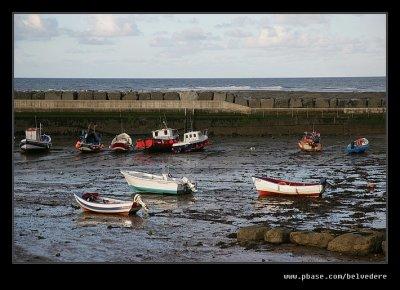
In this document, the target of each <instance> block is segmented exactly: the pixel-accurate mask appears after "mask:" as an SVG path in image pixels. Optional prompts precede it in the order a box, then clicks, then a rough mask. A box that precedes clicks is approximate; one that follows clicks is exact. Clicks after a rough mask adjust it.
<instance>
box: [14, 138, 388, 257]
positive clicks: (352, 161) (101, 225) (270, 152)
mask: <svg viewBox="0 0 400 290" xmlns="http://www.w3.org/2000/svg"><path fill="white" fill-rule="evenodd" d="M367 138H368V139H369V141H370V144H371V147H370V150H369V151H368V153H365V154H362V155H347V154H345V152H344V148H345V146H346V145H347V143H349V142H350V140H347V139H348V138H347V137H339V136H327V137H325V138H324V137H323V138H322V142H323V144H324V149H323V152H321V153H313V154H309V153H304V152H301V151H300V150H299V149H298V148H297V147H296V142H297V137H296V136H281V137H274V138H271V137H254V138H246V139H244V138H243V137H241V138H239V137H229V138H222V137H219V138H217V137H216V138H213V139H212V145H211V146H210V147H209V148H207V150H205V151H204V152H197V153H188V154H180V155H177V154H172V153H171V154H152V155H149V154H145V153H142V152H132V153H128V154H114V153H112V152H110V151H108V150H105V151H103V152H101V153H94V154H80V153H79V152H77V151H76V150H75V148H74V146H73V145H74V141H75V140H74V137H66V136H62V137H61V136H60V137H57V136H54V137H53V144H54V147H53V150H52V151H51V152H50V153H48V154H35V155H26V154H21V153H20V152H19V150H18V144H15V148H14V220H13V222H14V261H15V262H37V261H39V262H40V261H42V262H49V261H51V262H151V263H154V262H337V261H340V262H343V261H344V262H352V261H360V260H363V261H381V260H382V259H383V258H382V257H372V258H371V257H365V258H360V257H357V258H356V257H348V256H341V255H338V254H334V253H331V252H328V251H320V250H316V249H309V248H305V247H295V246H293V245H283V246H280V247H276V246H271V245H257V246H256V247H254V248H253V249H248V248H243V247H240V246H239V245H237V243H236V239H235V238H234V237H235V235H234V233H235V232H236V231H237V230H238V229H239V228H240V227H242V226H247V225H251V224H265V225H268V226H284V227H288V228H296V229H318V228H322V229H323V228H330V229H337V230H349V229H354V228H385V227H386V164H387V163H386V138H385V136H384V135H373V136H367ZM109 139H110V140H104V141H105V144H107V145H108V144H109V143H107V142H109V141H111V139H112V137H110V138H109ZM16 143H17V142H16ZM251 147H254V148H253V149H254V150H250V148H251ZM168 168H169V172H170V173H171V174H172V175H173V176H177V177H181V176H186V177H188V178H189V179H192V180H194V181H196V182H197V184H198V192H197V193H195V194H193V195H184V196H160V195H148V194H143V195H142V199H143V201H144V202H145V203H146V204H147V205H148V206H149V209H150V215H146V214H144V213H143V212H139V213H138V214H137V215H136V216H118V215H111V216H110V215H102V214H91V213H83V212H82V211H81V209H80V208H79V207H78V205H77V204H76V202H75V200H74V197H73V193H79V192H82V191H90V192H99V193H101V194H104V195H107V196H109V197H113V198H119V199H130V198H132V196H133V193H132V192H131V191H130V189H129V187H128V185H127V183H126V181H125V179H124V178H123V176H122V175H121V173H120V172H119V170H124V169H125V170H137V171H145V172H150V173H156V174H157V173H161V171H163V170H167V169H168ZM254 175H270V176H273V177H278V178H279V177H280V178H285V179H293V180H299V181H318V180H319V179H320V178H322V177H325V178H327V179H328V181H329V182H331V183H333V185H334V186H333V187H331V188H328V189H327V190H326V192H325V193H324V194H323V197H322V198H283V197H269V198H262V199H260V198H258V195H257V193H256V191H255V188H254V187H253V184H252V181H251V176H254ZM367 183H374V184H375V185H376V186H375V188H374V189H370V188H369V187H367ZM35 257H36V258H35Z"/></svg>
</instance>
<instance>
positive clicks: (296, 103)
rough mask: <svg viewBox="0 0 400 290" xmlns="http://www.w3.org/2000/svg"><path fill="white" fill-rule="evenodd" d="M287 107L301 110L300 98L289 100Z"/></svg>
mask: <svg viewBox="0 0 400 290" xmlns="http://www.w3.org/2000/svg"><path fill="white" fill-rule="evenodd" d="M289 106H290V107H291V108H302V107H303V101H302V100H301V99H300V98H290V101H289Z"/></svg>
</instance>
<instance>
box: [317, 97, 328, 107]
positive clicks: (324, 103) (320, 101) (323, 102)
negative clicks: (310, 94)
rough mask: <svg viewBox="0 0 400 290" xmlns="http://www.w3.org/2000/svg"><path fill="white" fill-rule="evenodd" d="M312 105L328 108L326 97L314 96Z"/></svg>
mask: <svg viewBox="0 0 400 290" xmlns="http://www.w3.org/2000/svg"><path fill="white" fill-rule="evenodd" d="M314 106H315V108H329V99H328V98H316V99H315V104H314Z"/></svg>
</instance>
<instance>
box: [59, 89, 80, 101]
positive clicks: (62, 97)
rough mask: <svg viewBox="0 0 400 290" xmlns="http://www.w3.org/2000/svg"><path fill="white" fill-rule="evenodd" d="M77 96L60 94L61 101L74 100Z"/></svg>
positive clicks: (72, 93)
mask: <svg viewBox="0 0 400 290" xmlns="http://www.w3.org/2000/svg"><path fill="white" fill-rule="evenodd" d="M77 95H78V94H77V93H76V92H71V91H70V92H62V94H61V100H76V98H77Z"/></svg>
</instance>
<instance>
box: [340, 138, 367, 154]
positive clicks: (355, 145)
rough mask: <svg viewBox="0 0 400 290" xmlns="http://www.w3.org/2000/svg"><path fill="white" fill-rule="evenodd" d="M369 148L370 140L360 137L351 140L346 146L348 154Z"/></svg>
mask: <svg viewBox="0 0 400 290" xmlns="http://www.w3.org/2000/svg"><path fill="white" fill-rule="evenodd" d="M368 148H369V141H368V140H367V139H366V138H360V139H357V140H355V141H353V142H351V143H350V144H349V145H347V147H346V152H347V153H348V154H352V153H364V152H365V151H367V150H368Z"/></svg>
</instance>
